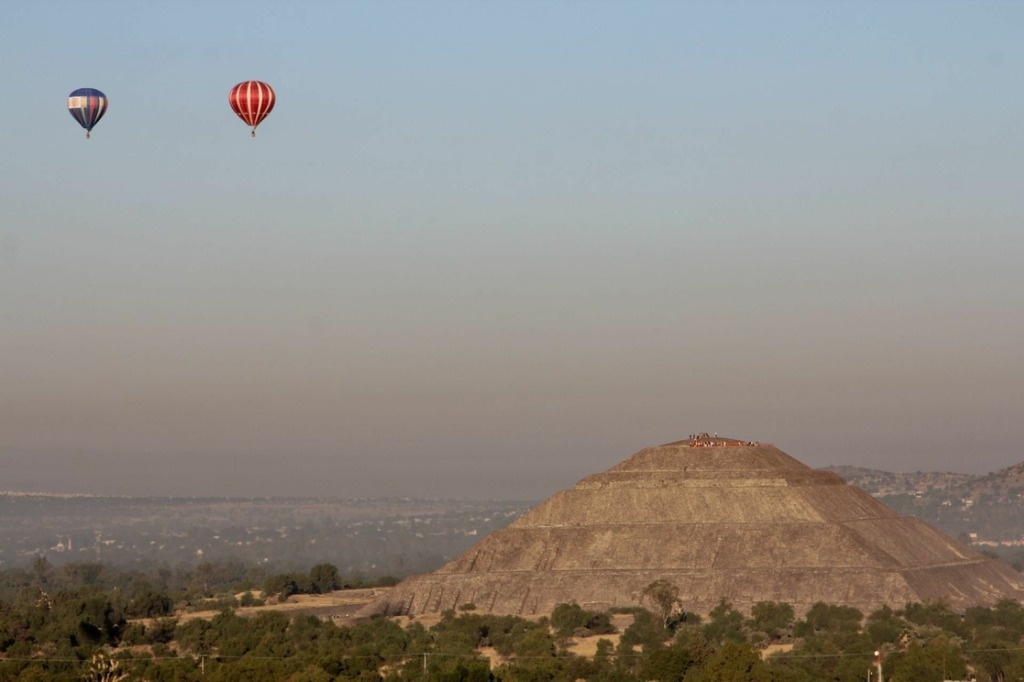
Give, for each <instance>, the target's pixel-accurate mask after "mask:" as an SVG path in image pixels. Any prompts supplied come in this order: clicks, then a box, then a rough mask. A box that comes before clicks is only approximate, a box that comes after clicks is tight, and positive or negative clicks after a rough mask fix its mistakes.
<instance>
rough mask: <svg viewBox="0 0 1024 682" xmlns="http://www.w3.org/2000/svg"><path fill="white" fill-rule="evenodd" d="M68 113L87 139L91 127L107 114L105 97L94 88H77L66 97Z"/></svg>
mask: <svg viewBox="0 0 1024 682" xmlns="http://www.w3.org/2000/svg"><path fill="white" fill-rule="evenodd" d="M68 111H69V112H71V115H72V116H73V117H74V119H75V120H76V121H78V124H79V125H80V126H82V127H83V128H85V137H86V138H88V137H89V133H91V132H92V127H93V126H94V125H96V124H97V123H99V122H100V119H101V118H103V114H105V113H107V96H106V95H104V94H103V93H102V92H100V91H99V90H97V89H96V88H78V89H77V90H75V91H74V92H72V93H71V94H70V95H68Z"/></svg>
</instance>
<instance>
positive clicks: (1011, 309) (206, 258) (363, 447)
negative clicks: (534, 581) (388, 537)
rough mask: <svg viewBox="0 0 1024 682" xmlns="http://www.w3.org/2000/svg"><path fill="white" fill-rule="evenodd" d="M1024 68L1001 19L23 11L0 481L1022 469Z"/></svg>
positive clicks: (733, 8)
mask: <svg viewBox="0 0 1024 682" xmlns="http://www.w3.org/2000/svg"><path fill="white" fill-rule="evenodd" d="M1022 35H1024V3H1015V2H995V3H993V2H967V1H963V2H902V3H901V2H850V3H843V2H821V3H814V2H759V3H753V2H707V3H702V2H514V3H506V2H484V3H474V2H322V3H318V2H280V1H277V0H275V1H273V2H252V1H248V2H237V3H234V2H230V3H229V2H213V1H210V2H200V1H199V0H195V1H186V0H182V1H180V2H162V1H159V0H153V1H149V2H134V1H133V2H103V1H102V0H96V1H91V2H43V1H40V0H31V1H29V0H9V1H8V2H6V3H5V4H4V5H3V8H2V9H0V63H2V64H3V65H4V66H3V76H2V82H3V86H4V92H5V95H6V97H5V101H6V103H7V104H6V106H5V107H3V109H2V113H0V124H2V125H0V129H2V134H3V140H4V143H3V152H2V154H0V211H2V213H0V216H2V217H0V467H2V469H3V471H4V475H3V478H2V483H0V488H11V489H33V490H70V491H80V492H98V493H123V494H200V495H205V494H223V495H246V494H254V495H268V494H287V495H300V494H315V495H325V494H335V495H403V496H405V495H412V496H430V497H434V496H450V495H465V496H472V497H481V496H494V497H505V498H519V499H526V498H540V497H543V496H545V495H548V494H550V493H552V492H554V491H555V490H557V489H559V488H564V487H567V486H569V485H571V484H572V483H573V482H575V481H576V480H577V479H579V478H582V477H583V476H585V475H587V474H589V473H592V472H595V471H599V470H603V469H605V468H607V467H609V466H611V465H612V464H614V463H616V462H618V461H619V460H621V459H623V458H625V457H626V456H628V455H629V454H631V453H632V452H634V451H636V450H638V449H640V448H641V447H644V446H647V445H655V444H659V443H663V442H667V441H671V440H677V439H680V438H684V437H686V436H687V435H688V434H689V433H691V432H694V431H712V432H718V433H720V434H723V435H729V436H734V437H738V438H744V439H753V440H762V441H770V442H774V443H775V444H777V445H778V446H779V447H781V448H782V449H783V450H786V451H787V452H789V453H790V454H792V455H793V456H795V457H797V458H798V459H801V460H802V461H804V462H806V463H807V464H809V465H812V466H823V465H827V464H839V463H844V464H854V465H861V466H869V467H877V468H884V469H889V470H918V469H921V470H957V471H966V472H982V471H987V470H991V469H995V468H999V467H1003V466H1008V465H1010V464H1014V463H1016V462H1019V461H1022V460H1024V419H1022V417H1024V347H1022V340H1024V267H1022V256H1024V236H1022V228H1024V220H1022V218H1024V95H1022V93H1024V42H1022V40H1021V36H1022ZM248 79H259V80H264V81H267V82H268V83H270V84H271V85H273V87H274V88H275V90H276V92H277V95H278V103H277V106H276V108H275V110H274V111H273V113H272V114H271V115H270V116H269V117H268V118H267V120H266V121H265V122H264V123H263V125H262V126H260V128H259V130H258V132H257V136H256V138H255V139H252V138H250V137H249V133H248V130H247V129H246V127H245V125H244V124H243V123H242V122H241V121H240V120H239V119H238V118H237V117H235V116H234V114H233V113H232V112H231V111H230V109H229V108H228V105H227V93H228V90H229V89H230V88H231V86H232V85H234V84H235V83H237V82H239V81H242V80H248ZM79 87H95V88H98V89H100V90H103V91H104V92H105V93H106V94H107V95H108V97H109V99H110V108H109V111H108V112H107V115H106V117H105V118H104V119H103V120H102V121H101V122H100V123H99V125H97V127H96V128H95V130H94V131H93V136H92V139H91V140H86V139H85V138H84V134H83V131H82V130H81V128H79V127H78V125H77V124H76V123H75V121H74V120H72V118H71V116H69V115H68V113H67V111H66V108H65V98H66V96H67V94H68V93H69V92H71V91H72V90H74V89H76V88H79Z"/></svg>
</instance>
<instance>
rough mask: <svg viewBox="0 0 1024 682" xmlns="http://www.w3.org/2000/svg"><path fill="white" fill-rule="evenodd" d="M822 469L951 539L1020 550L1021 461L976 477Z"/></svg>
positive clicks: (1023, 542)
mask: <svg viewBox="0 0 1024 682" xmlns="http://www.w3.org/2000/svg"><path fill="white" fill-rule="evenodd" d="M823 470H824V471H830V472H832V473H835V474H838V475H839V476H841V477H842V478H844V479H845V480H846V482H847V483H850V484H851V485H855V486H857V487H858V488H861V489H862V490H864V491H865V492H867V493H869V494H871V495H872V496H874V497H875V498H877V499H878V500H880V501H881V502H884V503H885V504H887V505H888V506H890V507H892V508H893V509H895V510H896V511H898V512H899V513H901V514H904V515H908V516H916V517H918V518H920V519H922V520H924V521H926V522H928V523H930V524H932V525H934V526H935V527H937V528H939V529H940V530H942V531H944V532H945V533H946V534H948V535H952V536H953V537H959V538H961V539H964V540H969V541H970V542H972V543H974V544H979V545H989V546H992V547H1004V548H1009V547H1021V548H1024V462H1021V463H1020V464H1015V465H1013V466H1011V467H1007V468H1005V469H1000V470H998V471H993V472H991V473H988V474H981V475H977V476H972V475H969V474H959V473H953V472H921V471H916V472H913V473H894V472H890V471H879V470H877V469H863V468H860V467H851V466H831V467H824V469H823Z"/></svg>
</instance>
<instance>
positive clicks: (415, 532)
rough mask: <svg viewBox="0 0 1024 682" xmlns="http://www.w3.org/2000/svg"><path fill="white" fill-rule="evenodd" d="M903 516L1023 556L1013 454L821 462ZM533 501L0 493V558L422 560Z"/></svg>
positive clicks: (1021, 503)
mask: <svg viewBox="0 0 1024 682" xmlns="http://www.w3.org/2000/svg"><path fill="white" fill-rule="evenodd" d="M826 470H828V471H831V472H833V473H836V474H838V475H840V476H842V477H843V478H844V479H846V481H847V482H848V483H850V484H851V485H855V486H857V487H859V488H861V489H863V490H864V491H865V492H868V493H870V494H871V495H873V496H874V497H876V498H877V499H879V500H880V501H882V502H884V503H885V504H887V505H888V506H890V507H892V508H893V509H894V510H896V511H897V512H899V513H900V514H902V515H907V516H917V517H919V518H921V519H922V520H924V521H926V522H927V523H929V524H932V525H934V526H935V527H937V528H938V529H940V530H942V531H943V532H945V533H946V534H948V535H951V536H953V537H956V538H958V539H960V540H961V541H964V542H967V543H970V544H972V545H974V546H975V547H977V548H978V549H980V550H982V551H986V550H987V551H989V552H990V553H993V554H996V555H998V556H1000V557H1001V558H1003V559H1005V560H1006V561H1008V562H1010V563H1012V564H1015V565H1017V566H1018V568H1019V567H1021V566H1022V565H1024V463H1022V464H1019V465H1016V466H1014V467H1010V468H1007V469H1003V470H1000V471H997V472H992V473H989V474H984V475H981V476H970V475H967V474H959V473H934V472H914V473H893V472H886V471H879V470H874V469H863V468H858V467H850V466H834V467H827V468H826ZM536 503H537V501H536V500H534V501H505V500H483V501H481V500H467V499H447V500H444V499H442V500H429V499H411V498H372V499H371V498H189V497H183V498H164V497H107V496H93V495H78V494H65V493H39V492H23V491H5V492H0V516H2V518H3V519H4V523H3V524H2V525H0V569H2V568H10V567H15V566H24V565H26V564H27V563H28V562H30V561H32V560H33V559H34V558H36V557H45V558H46V559H47V560H49V561H50V562H51V563H53V564H54V565H61V564H64V563H69V562H83V561H95V562H103V563H106V564H110V565H114V566H118V567H121V568H138V569H140V570H148V569H152V568H155V567H159V566H165V567H166V566H170V567H175V566H192V565H195V564H198V563H202V562H210V561H227V560H237V561H240V562H242V563H244V564H246V565H261V566H264V567H265V568H266V569H267V570H268V571H288V570H299V569H305V568H306V567H308V566H310V565H313V564H316V563H317V562H322V561H328V562H331V563H333V564H334V565H336V566H337V567H338V569H339V571H341V573H342V574H343V575H347V576H357V577H365V578H376V577H380V576H396V577H404V576H407V575H413V574H417V573H424V572H429V571H433V570H435V569H436V568H438V567H440V566H441V565H443V564H444V563H445V562H447V561H449V560H450V559H452V558H454V557H456V556H458V555H459V554H460V553H462V552H464V551H465V550H466V549H468V548H469V547H471V546H472V545H473V544H475V543H476V542H477V541H478V540H479V539H480V538H482V537H484V536H486V535H487V534H489V533H491V532H492V531H494V530H497V529H498V528H502V527H504V526H507V525H508V524H509V523H511V522H512V521H514V520H515V519H516V518H518V517H519V516H520V515H521V514H522V513H524V512H525V511H527V510H528V509H530V508H531V507H532V506H534V505H535V504H536Z"/></svg>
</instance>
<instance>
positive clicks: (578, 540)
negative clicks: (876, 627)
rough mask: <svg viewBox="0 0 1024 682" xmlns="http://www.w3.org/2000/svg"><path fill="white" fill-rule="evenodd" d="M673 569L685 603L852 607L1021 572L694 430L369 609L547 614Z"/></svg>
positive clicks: (633, 589)
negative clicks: (470, 607) (468, 606)
mask: <svg viewBox="0 0 1024 682" xmlns="http://www.w3.org/2000/svg"><path fill="white" fill-rule="evenodd" d="M661 578H664V579H667V580H669V581H670V582H672V583H673V584H675V585H676V586H677V587H678V588H679V590H680V597H681V599H682V604H683V607H684V608H685V609H686V610H688V611H695V612H697V613H707V612H708V611H710V610H711V609H712V608H713V607H714V606H715V605H717V603H718V601H719V599H720V598H722V597H725V598H727V599H728V600H729V601H731V602H732V604H733V605H734V606H735V607H736V608H738V609H740V610H741V611H745V612H747V613H749V611H750V607H751V606H753V605H754V604H755V603H757V602H760V601H779V602H788V603H790V604H792V605H793V607H794V608H795V609H796V611H797V613H798V614H802V613H804V612H805V611H806V610H807V609H808V608H810V607H811V606H812V605H813V604H814V603H816V602H819V601H823V602H826V603H829V604H841V605H847V606H854V607H856V608H858V609H860V610H861V611H863V612H864V613H870V612H872V611H874V610H876V609H878V608H880V607H882V606H883V605H889V606H891V607H894V608H902V607H903V606H904V605H905V604H906V603H907V602H927V601H936V600H943V601H945V602H946V603H948V604H949V605H950V606H952V607H953V608H955V609H964V608H966V607H969V606H972V605H989V604H993V603H995V602H996V601H998V600H999V599H1001V598H1005V597H1010V598H1013V599H1020V598H1021V597H1022V596H1024V578H1022V576H1021V575H1020V574H1018V573H1017V572H1016V571H1015V570H1013V569H1012V568H1011V567H1010V566H1008V565H1006V564H1004V563H1002V562H999V561H996V560H993V559H990V558H987V557H985V556H982V555H980V554H978V553H976V552H974V551H973V550H971V549H970V548H968V547H967V546H965V545H963V544H961V543H959V542H957V541H955V540H953V539H952V538H950V537H947V536H946V535H943V534H942V533H941V532H939V531H938V530H936V529H934V528H932V527H931V526H929V525H927V524H926V523H924V522H923V521H921V520H919V519H916V518H911V517H902V516H899V515H898V514H897V513H896V512H894V511H893V510H891V509H889V508H888V507H886V506H885V505H883V504H882V503H881V502H878V501H877V500H875V499H874V498H873V497H871V496H870V495H869V494H867V493H865V492H864V491H862V490H860V489H859V488H855V487H853V486H850V485H847V484H846V483H845V482H844V481H843V479H841V478H840V477H838V476H836V475H835V474H832V473H828V472H824V471H816V470H814V469H811V468H810V467H808V466H806V465H804V464H802V463H800V462H799V461H797V460H796V459H793V458H792V457H790V456H789V455H787V454H786V453H784V452H782V451H781V450H779V449H777V448H775V447H773V446H771V445H768V444H764V443H755V442H750V441H739V440H735V439H730V438H719V437H717V436H710V435H708V434H700V435H698V436H694V437H691V438H689V439H687V440H683V441H679V442H675V443H669V444H667V445H662V446H660V447H652V448H645V449H643V450H641V451H640V452H638V453H636V454H635V455H633V456H632V457H630V458H629V459H627V460H625V461H624V462H622V463H621V464H618V465H617V466H614V467H612V468H611V469H609V470H608V471H606V472H604V473H600V474H595V475H593V476H589V477H587V478H585V479H583V480H582V481H580V482H579V483H577V484H576V485H575V487H573V488H571V489H569V490H563V491H561V492H559V493H557V494H555V495H554V496H553V497H551V498H549V499H548V500H547V501H545V502H543V503H542V504H540V505H539V506H537V507H535V508H534V509H532V510H531V511H529V512H527V513H526V514H525V515H523V516H522V517H521V518H519V519H518V520H517V521H515V522H514V523H512V524H511V525H510V526H508V527H507V528H504V529H502V530H499V531H496V532H494V533H492V534H491V535H489V536H487V537H486V538H484V539H483V540H481V541H480V542H479V543H478V544H477V545H476V546H474V547H473V548H471V549H470V550H468V551H467V552H465V553H464V554H462V555H461V556H459V557H458V558H456V559H455V560H453V561H451V562H450V563H448V564H447V565H445V566H444V567H442V568H441V569H439V570H438V571H436V572H434V573H431V574H429V575H424V576H416V577H413V578H409V579H407V580H405V581H403V582H402V583H400V584H399V585H397V586H396V587H394V588H392V590H391V591H390V592H389V594H388V595H387V596H386V597H384V598H382V599H381V600H379V601H377V602H376V603H374V604H371V605H369V606H368V607H367V608H366V609H364V610H363V615H370V614H373V613H377V614H387V615H399V614H410V615H411V614H421V613H431V612H439V611H443V610H445V609H454V608H457V607H458V606H460V605H462V604H467V603H472V604H474V605H475V606H476V608H477V610H479V611H484V612H490V613H499V614H518V615H530V614H545V613H550V612H551V610H552V609H553V608H554V607H555V606H556V605H557V604H559V603H562V602H569V601H575V602H576V603H578V604H579V605H580V606H582V607H584V608H587V609H592V610H604V609H608V608H611V607H615V606H636V605H637V604H638V603H639V602H640V595H641V593H642V591H643V589H644V587H646V586H647V585H649V584H650V583H651V582H653V581H655V580H658V579H661Z"/></svg>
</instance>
